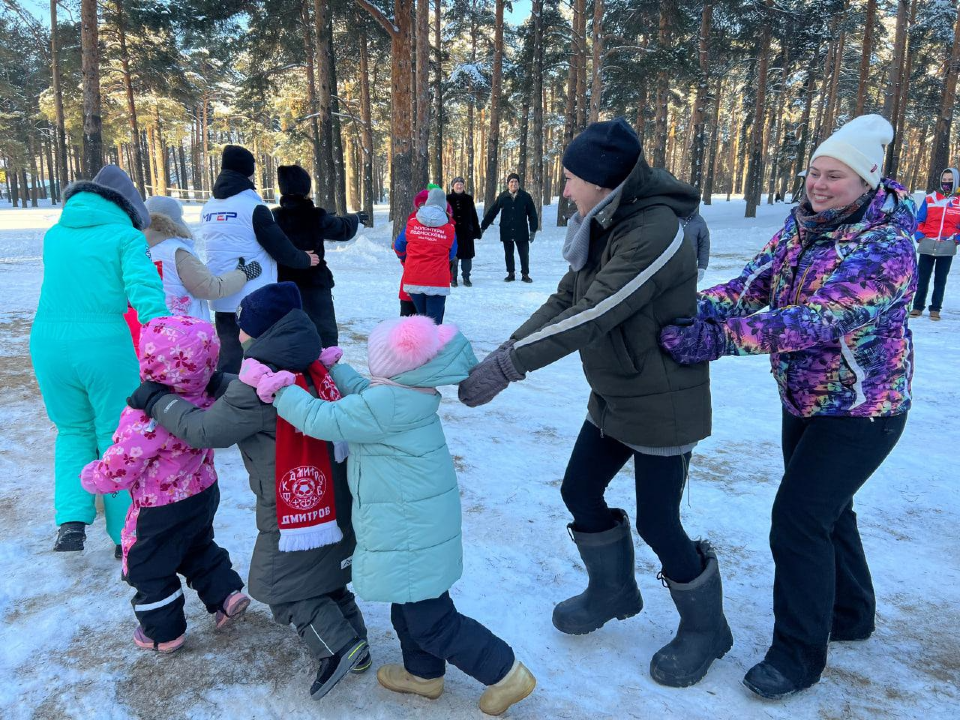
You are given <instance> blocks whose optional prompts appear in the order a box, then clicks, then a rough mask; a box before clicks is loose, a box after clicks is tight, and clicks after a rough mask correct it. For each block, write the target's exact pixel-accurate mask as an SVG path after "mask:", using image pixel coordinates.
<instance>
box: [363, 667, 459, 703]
mask: <svg viewBox="0 0 960 720" xmlns="http://www.w3.org/2000/svg"><path fill="white" fill-rule="evenodd" d="M377 682H379V683H380V684H381V685H383V686H384V687H385V688H386V689H387V690H393V691H394V692H398V693H410V694H412V695H420V696H421V697H425V698H429V699H430V700H436V699H437V698H438V697H440V696H441V695H442V694H443V678H442V677H438V678H433V679H432V680H425V679H424V678H422V677H417V676H416V675H411V674H410V673H408V672H407V670H406V668H405V667H403V665H397V664H390V665H381V666H380V669H379V670H377Z"/></svg>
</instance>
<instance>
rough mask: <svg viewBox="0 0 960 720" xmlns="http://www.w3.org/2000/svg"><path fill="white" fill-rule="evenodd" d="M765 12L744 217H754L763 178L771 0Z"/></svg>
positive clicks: (771, 21) (767, 3)
mask: <svg viewBox="0 0 960 720" xmlns="http://www.w3.org/2000/svg"><path fill="white" fill-rule="evenodd" d="M764 6H765V9H766V12H765V13H764V19H763V30H762V33H761V35H760V55H759V58H758V60H759V64H758V67H757V103H756V106H755V107H754V111H753V128H752V129H751V134H750V169H749V171H748V172H747V187H746V193H745V194H746V200H747V209H746V212H745V213H744V217H756V216H757V205H758V204H759V202H760V185H761V182H762V178H763V167H762V165H763V113H764V110H765V103H766V98H767V68H768V67H769V64H770V57H769V55H770V33H771V25H772V23H773V20H772V18H771V16H770V15H771V10H772V8H773V0H766V1H765V3H764Z"/></svg>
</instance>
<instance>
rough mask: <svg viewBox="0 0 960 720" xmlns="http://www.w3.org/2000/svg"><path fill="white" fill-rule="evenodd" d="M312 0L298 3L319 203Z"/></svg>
mask: <svg viewBox="0 0 960 720" xmlns="http://www.w3.org/2000/svg"><path fill="white" fill-rule="evenodd" d="M311 4H312V0H302V2H301V3H300V29H301V33H302V35H303V55H304V57H305V58H306V65H307V109H308V110H309V113H310V145H311V148H312V149H313V201H314V202H316V203H320V204H322V202H321V199H320V194H319V182H320V179H321V175H322V174H323V166H322V163H321V151H320V124H319V122H318V120H317V116H318V115H319V113H320V107H319V105H318V104H317V78H316V73H315V72H314V67H315V64H314V61H315V59H316V50H315V48H314V42H313V23H312V21H311V19H310V6H311Z"/></svg>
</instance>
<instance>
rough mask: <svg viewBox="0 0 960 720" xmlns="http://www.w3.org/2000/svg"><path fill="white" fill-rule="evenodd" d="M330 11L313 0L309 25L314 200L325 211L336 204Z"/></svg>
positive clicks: (321, 0) (324, 3)
mask: <svg viewBox="0 0 960 720" xmlns="http://www.w3.org/2000/svg"><path fill="white" fill-rule="evenodd" d="M330 12H331V9H330V3H329V2H327V0H313V25H314V37H315V38H316V43H317V44H316V57H317V62H316V80H317V125H318V127H319V132H320V174H319V175H318V176H317V177H316V178H314V182H315V183H316V185H317V190H316V194H317V199H318V201H319V203H320V205H321V206H323V207H324V208H326V209H328V210H333V209H334V208H335V207H336V204H337V199H336V191H335V185H336V182H337V177H336V171H335V170H334V167H333V126H332V123H331V122H330V106H331V104H332V98H331V95H330V94H331V92H332V89H331V76H330V42H329V39H328V37H327V24H328V16H329V13H330Z"/></svg>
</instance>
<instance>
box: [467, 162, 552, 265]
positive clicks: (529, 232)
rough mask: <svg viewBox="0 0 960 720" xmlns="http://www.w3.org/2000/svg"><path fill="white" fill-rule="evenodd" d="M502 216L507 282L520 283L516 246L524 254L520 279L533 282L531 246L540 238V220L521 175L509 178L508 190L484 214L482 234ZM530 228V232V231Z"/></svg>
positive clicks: (501, 227) (501, 232) (521, 257)
mask: <svg viewBox="0 0 960 720" xmlns="http://www.w3.org/2000/svg"><path fill="white" fill-rule="evenodd" d="M498 213H502V214H501V215H500V242H502V243H503V256H504V259H505V260H506V262H507V276H506V277H505V278H504V282H513V281H514V280H516V279H517V278H516V275H515V265H514V258H513V248H514V246H516V248H517V252H518V253H519V254H520V279H521V280H523V282H527V283H528V282H533V280H531V279H530V243H532V242H533V239H534V238H535V237H536V236H537V230H538V229H539V228H540V221H539V219H538V218H537V208H536V206H535V205H534V204H533V198H532V197H530V193H528V192H527V191H526V190H521V189H520V176H519V175H517V174H516V173H510V174H509V175H508V176H507V189H506V190H505V191H503V192H502V193H500V196H499V197H498V198H497V201H496V202H495V203H493V205H491V206H490V207H489V208H488V209H487V211H486V212H485V213H484V214H483V222H482V223H480V233H481V234H483V231H484V230H486V229H487V228H488V227H490V224H491V223H492V222H493V221H494V219H496V217H497V214H498ZM528 228H529V229H528Z"/></svg>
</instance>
